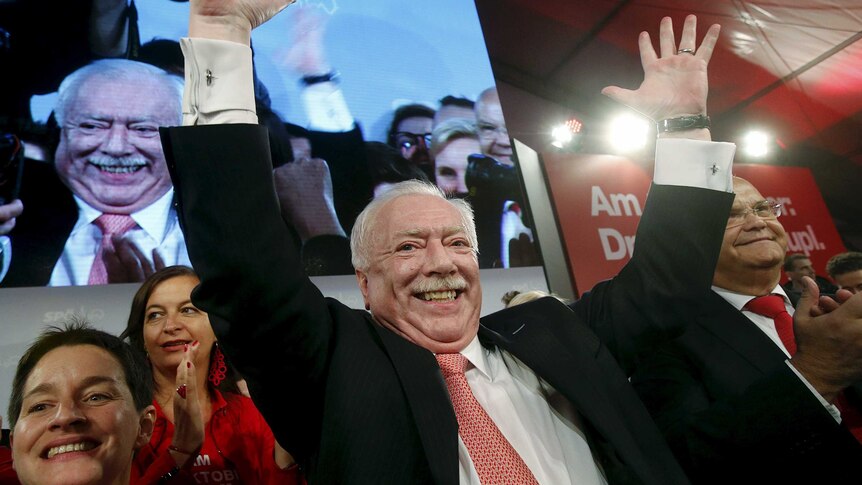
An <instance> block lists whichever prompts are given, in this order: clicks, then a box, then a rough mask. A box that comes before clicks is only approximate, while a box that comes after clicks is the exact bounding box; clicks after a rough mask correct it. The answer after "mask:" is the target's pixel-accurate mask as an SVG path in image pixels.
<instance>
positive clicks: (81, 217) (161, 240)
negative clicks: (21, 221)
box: [48, 189, 191, 286]
mask: <svg viewBox="0 0 862 485" xmlns="http://www.w3.org/2000/svg"><path fill="white" fill-rule="evenodd" d="M173 197H174V191H173V189H169V190H168V192H167V193H165V195H163V196H161V197H160V198H159V199H158V200H156V201H155V202H153V203H152V204H150V205H149V206H147V207H145V208H144V209H141V210H140V211H138V212H134V213H132V214H131V216H132V219H134V221H135V222H136V223H137V224H138V227H136V228H134V229H130V230H129V231H128V232H127V233H126V234H125V235H124V236H123V237H125V238H128V239H130V240H131V241H132V242H134V243H135V244H137V246H138V247H139V248H140V249H141V251H142V252H143V253H144V254H145V255H147V257H148V258H151V257H152V253H153V249H158V251H159V254H160V255H161V256H162V259H163V260H164V262H165V264H166V265H168V266H171V265H175V264H182V265H186V266H191V261H189V256H188V252H187V250H186V242H185V239H184V238H183V233H182V231H180V225H179V222H178V221H177V214H176V211H175V210H174V208H173V207H172V206H171V201H172V200H173ZM75 203H76V204H77V205H78V221H77V222H76V223H75V227H74V228H73V229H72V233H71V234H69V238H68V239H66V245H65V246H64V248H63V254H62V255H61V256H60V259H59V260H57V264H56V265H55V266H54V271H53V272H52V273H51V280H50V281H49V282H48V286H68V285H86V284H87V281H88V280H89V278H90V269H91V268H92V266H93V261H94V260H95V258H96V253H97V252H98V250H99V246H100V244H101V241H102V232H101V231H100V230H99V228H98V227H97V226H96V225H95V224H93V221H95V220H96V219H97V218H98V217H99V216H101V215H102V213H101V212H100V211H98V210H96V209H94V208H92V207H90V205H88V204H87V203H86V202H84V201H83V199H81V198H80V197H78V196H75Z"/></svg>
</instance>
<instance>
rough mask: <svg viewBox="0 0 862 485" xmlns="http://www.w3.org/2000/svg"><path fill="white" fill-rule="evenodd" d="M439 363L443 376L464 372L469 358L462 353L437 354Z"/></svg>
mask: <svg viewBox="0 0 862 485" xmlns="http://www.w3.org/2000/svg"><path fill="white" fill-rule="evenodd" d="M435 357H436V358H437V363H438V364H439V365H440V370H441V371H442V372H443V377H447V378H448V377H449V376H454V375H458V374H464V370H465V369H466V368H467V358H466V357H464V356H463V355H461V354H437V355H435Z"/></svg>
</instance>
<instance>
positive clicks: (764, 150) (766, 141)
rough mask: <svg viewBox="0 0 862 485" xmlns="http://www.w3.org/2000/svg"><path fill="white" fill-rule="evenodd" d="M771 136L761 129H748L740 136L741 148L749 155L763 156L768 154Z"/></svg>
mask: <svg viewBox="0 0 862 485" xmlns="http://www.w3.org/2000/svg"><path fill="white" fill-rule="evenodd" d="M771 143H772V140H771V137H770V136H769V135H768V134H767V133H765V132H762V131H750V132H748V133H746V134H745V136H743V137H742V150H743V152H744V153H745V154H746V155H748V156H749V157H754V158H763V157H765V156H766V155H768V154H769V146H770V144H771Z"/></svg>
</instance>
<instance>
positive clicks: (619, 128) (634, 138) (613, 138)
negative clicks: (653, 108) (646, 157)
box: [608, 113, 651, 153]
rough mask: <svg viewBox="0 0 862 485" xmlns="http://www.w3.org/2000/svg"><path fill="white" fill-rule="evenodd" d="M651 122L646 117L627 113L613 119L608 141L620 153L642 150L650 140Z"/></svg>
mask: <svg viewBox="0 0 862 485" xmlns="http://www.w3.org/2000/svg"><path fill="white" fill-rule="evenodd" d="M650 126H651V125H650V123H649V121H647V120H646V119H645V118H643V117H640V116H637V115H634V114H630V113H626V114H623V115H620V116H618V117H617V118H615V119H614V120H613V121H611V125H610V130H609V133H608V141H609V142H610V145H611V147H613V149H614V150H616V151H617V152H620V153H632V152H636V151H638V150H641V149H642V148H644V147H645V146H646V145H647V141H649V131H650Z"/></svg>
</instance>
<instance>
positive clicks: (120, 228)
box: [87, 214, 137, 285]
mask: <svg viewBox="0 0 862 485" xmlns="http://www.w3.org/2000/svg"><path fill="white" fill-rule="evenodd" d="M93 224H95V225H96V226H97V227H98V228H99V229H100V230H101V231H102V241H101V242H100V243H99V248H98V250H97V251H96V259H94V260H93V266H92V267H91V268H90V278H89V279H88V280H87V283H88V284H91V285H104V284H107V283H108V270H107V268H106V267H105V260H104V259H103V256H104V252H105V249H108V250H111V251H113V249H114V242H113V241H112V240H111V237H112V236H114V235H115V234H116V235H118V236H122V235H123V234H125V233H126V232H127V231H128V230H129V229H132V228H133V227H135V226H137V223H135V220H134V219H132V216H130V215H128V214H102V215H100V216H99V217H98V218H97V219H96V220H95V221H93Z"/></svg>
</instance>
